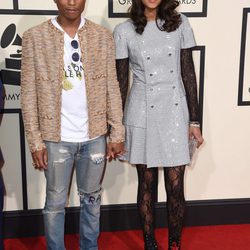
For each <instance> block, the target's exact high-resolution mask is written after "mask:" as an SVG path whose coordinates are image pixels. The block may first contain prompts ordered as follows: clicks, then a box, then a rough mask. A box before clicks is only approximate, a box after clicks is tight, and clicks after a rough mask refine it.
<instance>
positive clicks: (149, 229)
mask: <svg viewBox="0 0 250 250" xmlns="http://www.w3.org/2000/svg"><path fill="white" fill-rule="evenodd" d="M136 168H137V173H138V180H139V182H138V196H137V205H138V211H139V214H140V219H141V223H142V227H143V233H144V235H145V234H150V235H154V204H155V201H156V199H155V198H156V197H155V195H154V194H155V192H154V191H155V188H156V187H157V183H156V182H157V179H158V178H157V174H158V172H157V171H158V169H157V168H147V166H146V165H136ZM184 172H185V166H178V167H170V168H164V179H165V188H166V192H167V197H168V198H167V199H168V203H167V211H168V228H169V240H170V243H171V242H172V241H173V242H176V243H177V244H179V241H180V237H181V230H182V224H183V218H184V211H185V198H184V188H183V177H184Z"/></svg>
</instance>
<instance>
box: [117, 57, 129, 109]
mask: <svg viewBox="0 0 250 250" xmlns="http://www.w3.org/2000/svg"><path fill="white" fill-rule="evenodd" d="M116 72H117V80H118V82H119V86H120V91H121V97H122V107H123V109H124V106H125V102H126V98H127V93H128V77H129V59H128V58H125V59H117V60H116Z"/></svg>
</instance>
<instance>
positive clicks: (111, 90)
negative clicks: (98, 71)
mask: <svg viewBox="0 0 250 250" xmlns="http://www.w3.org/2000/svg"><path fill="white" fill-rule="evenodd" d="M107 74H108V79H107V84H108V86H107V121H108V125H110V135H109V137H110V138H109V139H110V141H111V142H123V141H124V134H125V132H124V127H123V125H122V116H123V112H122V100H121V93H120V89H119V84H118V81H117V75H116V65H115V46H114V40H113V37H112V34H110V35H109V37H108V60H107Z"/></svg>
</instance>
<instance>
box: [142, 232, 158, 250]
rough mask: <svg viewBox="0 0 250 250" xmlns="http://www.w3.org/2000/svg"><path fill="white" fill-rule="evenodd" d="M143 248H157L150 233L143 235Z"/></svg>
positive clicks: (149, 249) (155, 249)
mask: <svg viewBox="0 0 250 250" xmlns="http://www.w3.org/2000/svg"><path fill="white" fill-rule="evenodd" d="M144 244H145V245H144V249H145V250H158V245H157V241H156V239H155V237H154V235H152V234H145V235H144Z"/></svg>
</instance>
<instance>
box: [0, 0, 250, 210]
mask: <svg viewBox="0 0 250 250" xmlns="http://www.w3.org/2000/svg"><path fill="white" fill-rule="evenodd" d="M111 2H112V1H108V0H87V5H86V12H85V16H86V17H87V18H89V19H90V20H92V21H95V22H97V23H99V24H101V25H103V26H105V27H107V28H109V29H110V30H113V28H114V26H115V25H116V24H118V23H120V22H122V21H124V20H125V18H117V17H114V16H117V14H118V16H119V15H123V12H124V11H125V10H126V9H127V7H128V6H129V3H130V1H129V0H113V8H112V9H111V7H110V6H111ZM181 2H183V3H182V4H181V7H180V10H181V11H182V12H188V13H192V12H194V13H196V14H193V16H194V15H196V17H190V18H189V20H190V23H191V25H192V27H193V29H194V33H195V37H196V41H197V44H198V45H199V46H205V72H204V99H203V105H204V106H203V136H204V138H205V144H204V146H203V147H202V148H201V149H200V150H199V152H198V155H197V157H196V160H195V164H194V165H193V166H192V167H190V168H188V170H187V172H186V175H185V181H186V184H185V193H186V198H187V200H207V199H227V198H248V197H250V188H249V176H250V160H249V148H250V130H249V125H250V116H249V110H250V107H249V105H241V106H238V92H239V77H240V76H239V73H240V60H241V59H242V60H243V59H244V63H245V64H244V67H243V68H242V70H241V71H242V74H243V81H242V88H243V94H242V95H243V100H242V101H243V102H244V101H249V100H250V93H249V87H250V54H249V51H250V49H249V46H250V42H249V36H250V9H249V11H248V9H247V11H246V10H245V12H246V13H247V14H246V17H248V18H247V19H246V22H245V24H248V25H247V26H246V29H245V30H246V31H247V32H246V35H245V39H242V38H244V36H242V18H243V9H244V8H248V7H249V8H250V3H249V1H246V0H231V1H228V0H220V1H215V0H208V6H207V16H206V13H205V12H204V9H203V8H204V4H205V3H206V1H201V0H186V1H181ZM109 4H110V5H109ZM11 9H16V10H13V12H11ZM55 9H56V8H55V4H54V2H53V1H52V0H43V1H42V2H39V1H28V0H19V1H15V0H14V1H13V2H11V1H1V2H0V23H1V26H0V36H1V37H2V36H3V34H4V30H5V29H6V28H7V27H8V26H9V25H10V24H11V23H13V24H15V26H16V32H15V35H14V36H13V39H10V40H11V43H10V45H9V46H7V47H6V48H3V47H0V69H2V70H6V69H7V66H6V58H13V57H11V55H16V54H17V52H16V51H17V50H18V49H21V47H20V46H18V45H13V42H14V40H15V38H16V36H17V35H19V36H20V37H22V34H23V32H24V31H25V30H26V29H27V28H29V27H31V26H34V25H36V24H38V23H40V22H42V21H44V20H46V19H48V18H51V17H52V16H51V15H50V13H49V12H44V13H45V14H46V15H42V14H41V12H38V11H41V10H45V11H47V10H55ZM6 13H11V14H6ZM32 13H33V15H32ZM197 13H198V14H197ZM248 13H249V14H248ZM38 14H39V15H38ZM109 14H110V16H111V17H109ZM188 15H190V14H188ZM243 41H246V42H245V47H244V46H243V45H244V42H243ZM242 46H243V47H244V48H245V50H243V51H244V52H245V53H244V55H245V56H240V53H241V48H242ZM200 56H201V55H200V52H199V51H195V52H194V58H195V67H196V71H197V78H198V79H199V76H200V70H201V69H200ZM15 60H17V61H18V60H19V59H18V58H15ZM8 70H9V71H13V72H18V69H13V68H12V69H8ZM5 90H6V93H5V96H3V98H4V99H5V111H4V112H5V113H4V115H3V120H2V124H1V127H0V146H1V150H2V154H3V157H4V160H5V164H4V166H3V169H2V171H3V177H4V182H5V186H6V197H5V210H6V211H10V210H22V209H23V208H24V207H23V188H22V178H24V176H22V171H21V169H22V164H21V148H20V147H21V146H20V132H19V130H20V127H19V115H18V114H17V113H15V111H17V110H18V109H19V108H20V100H19V94H20V87H19V86H18V85H13V84H12V83H8V82H7V83H5ZM25 156H26V161H25V163H26V166H27V169H26V175H25V176H26V178H27V204H28V206H27V208H28V209H35V208H42V207H43V203H44V192H45V180H44V176H43V173H42V172H39V171H35V170H34V169H33V168H32V166H31V159H30V153H29V150H28V148H27V143H26V155H25ZM24 160H25V159H24ZM162 177H163V176H162V174H160V178H159V197H158V199H159V201H164V200H165V199H166V198H165V191H164V185H163V184H164V183H163V178H162ZM103 185H104V196H103V204H105V205H107V204H127V203H135V201H136V189H137V176H136V171H135V168H134V167H133V166H130V165H128V164H121V163H119V162H112V163H110V164H108V166H107V169H106V175H105V179H104V184H103ZM69 205H70V206H77V205H78V197H77V191H76V187H75V179H74V180H73V183H72V189H71V196H70V203H69Z"/></svg>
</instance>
